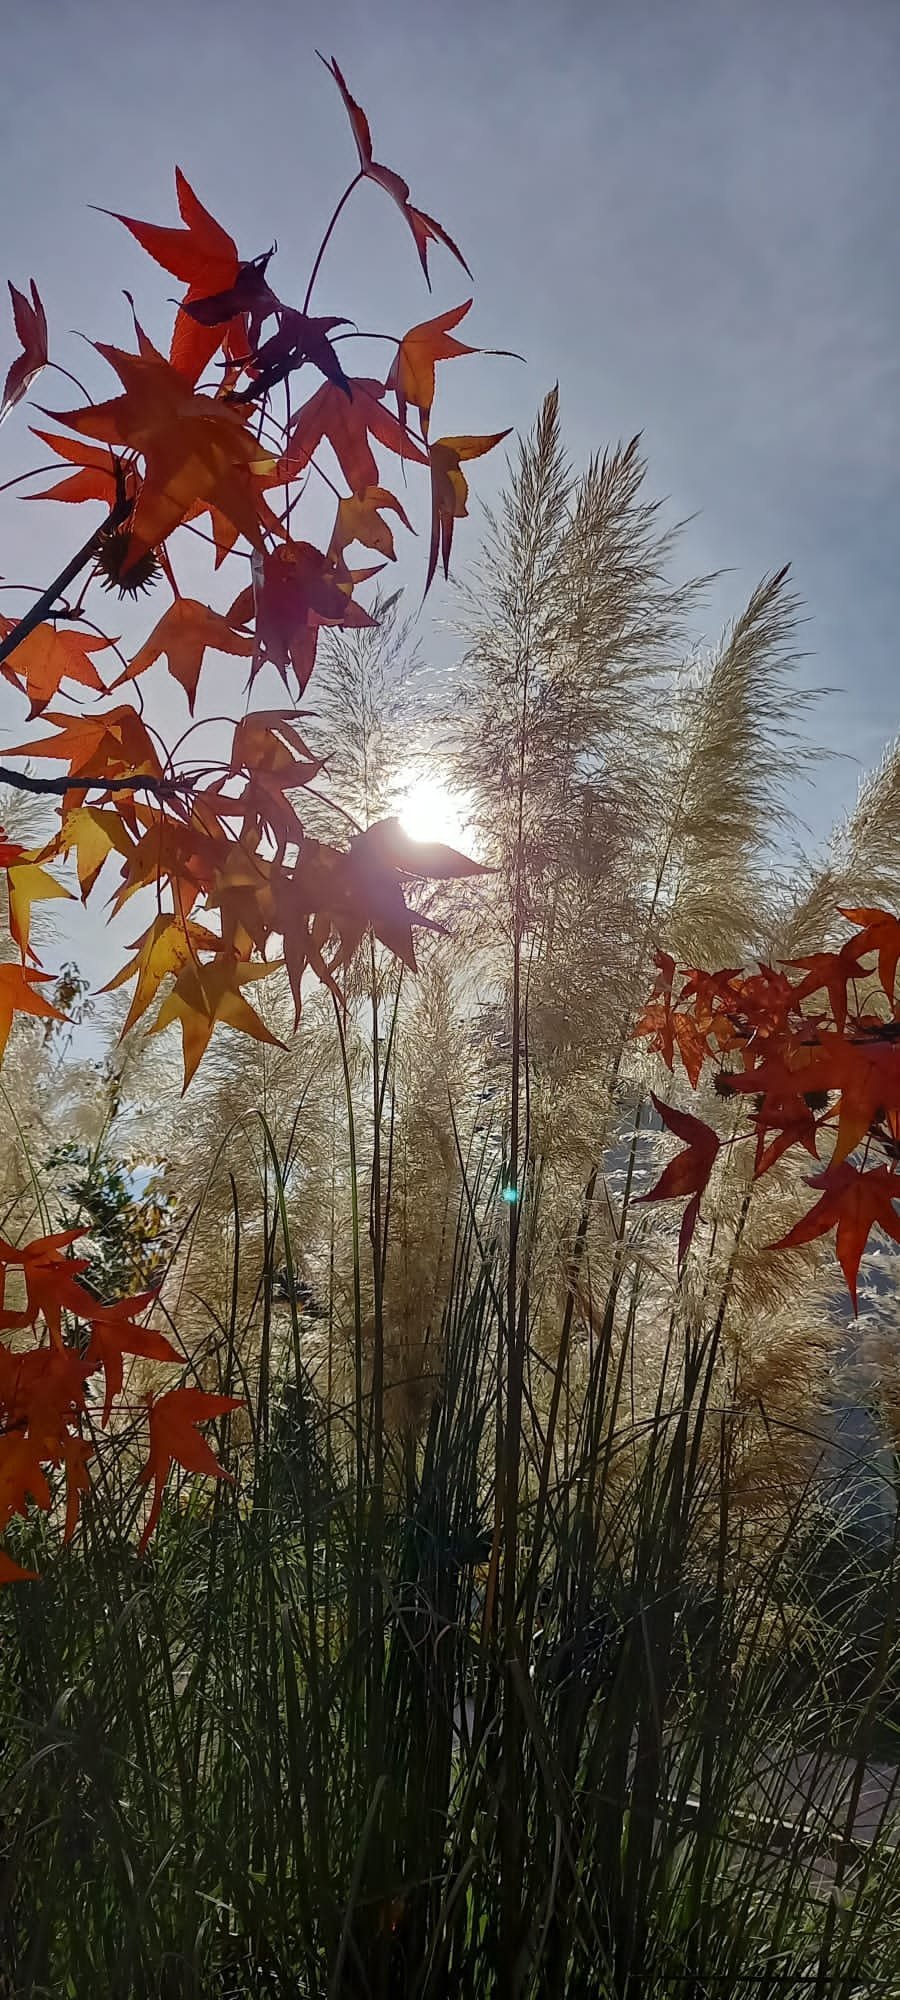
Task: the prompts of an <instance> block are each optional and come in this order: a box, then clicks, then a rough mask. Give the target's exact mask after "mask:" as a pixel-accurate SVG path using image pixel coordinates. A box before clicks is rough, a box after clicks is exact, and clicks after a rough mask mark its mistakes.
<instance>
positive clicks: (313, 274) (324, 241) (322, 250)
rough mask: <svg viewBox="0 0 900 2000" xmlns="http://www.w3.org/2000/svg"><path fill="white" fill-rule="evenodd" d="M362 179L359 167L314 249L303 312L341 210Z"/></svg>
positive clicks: (307, 304) (306, 307)
mask: <svg viewBox="0 0 900 2000" xmlns="http://www.w3.org/2000/svg"><path fill="white" fill-rule="evenodd" d="M364 179H365V175H364V174H363V171H362V168H360V171H359V173H358V174H354V176H353V179H352V181H350V183H349V185H348V186H347V187H345V189H344V192H343V194H342V195H341V198H340V201H339V202H338V205H337V207H336V209H335V211H334V214H333V216H332V218H331V221H330V222H329V224H328V228H327V229H326V231H325V234H324V236H323V238H322V241H321V243H320V244H319V248H318V250H317V251H316V261H315V263H314V265H313V267H312V270H311V272H310V274H309V284H308V285H307V287H306V297H305V299H304V301H303V311H304V312H305V313H306V312H308V311H309V302H310V299H311V298H312V290H313V286H314V284H315V282H316V279H317V277H318V275H319V267H320V265H321V262H322V258H323V257H324V255H325V252H326V250H327V248H328V245H329V243H330V241H331V238H332V236H333V234H334V229H335V224H336V223H337V221H338V218H339V216H340V214H341V212H342V210H343V209H344V208H345V207H346V205H347V202H348V201H349V200H350V196H351V195H352V193H353V190H354V188H357V187H358V186H359V183H360V181H361V180H364Z"/></svg>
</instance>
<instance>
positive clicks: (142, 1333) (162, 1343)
mask: <svg viewBox="0 0 900 2000" xmlns="http://www.w3.org/2000/svg"><path fill="white" fill-rule="evenodd" d="M155 1298H156V1293H155V1292H141V1293H139V1294H138V1295H137V1297H136V1298H133V1299H119V1301H118V1302H117V1304H116V1305H113V1306H98V1305H95V1306H94V1308H93V1310H92V1312H91V1315H90V1326H91V1338H90V1342H89V1345H88V1348H87V1353H86V1355H85V1360H86V1362H87V1363H88V1365H89V1367H91V1368H92V1369H93V1368H102V1370H103V1375H104V1380H105V1384H106V1395H105V1399H104V1404H103V1416H102V1419H101V1422H102V1423H104V1424H108V1423H109V1416H110V1411H111V1409H112V1406H113V1402H114V1400H115V1398H116V1396H118V1395H119V1393H120V1391H121V1388H122V1379H123V1373H122V1357H123V1355H125V1354H131V1355H139V1356H140V1358H141V1359H142V1360H143V1361H182V1360H183V1356H182V1355H180V1354H179V1353H178V1352H177V1349H176V1348H174V1347H173V1346H172V1343H171V1341H170V1340H167V1339H166V1336H165V1334H164V1333H159V1332H157V1330H156V1328H155V1327H152V1326H138V1325H137V1324H136V1316H137V1315H138V1314H139V1313H142V1312H146V1310H147V1307H148V1306H149V1305H152V1304H153V1302H154V1300H155Z"/></svg>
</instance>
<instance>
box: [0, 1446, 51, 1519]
mask: <svg viewBox="0 0 900 2000" xmlns="http://www.w3.org/2000/svg"><path fill="white" fill-rule="evenodd" d="M41 1457H42V1450H41V1445H40V1443H39V1442H38V1441H37V1440H36V1439H34V1438H32V1437H29V1436H28V1434H27V1433H26V1432H23V1431H7V1433H6V1435H5V1437H0V1531H2V1529H3V1528H5V1527H6V1524H7V1522H8V1521H9V1519H10V1518H11V1516H12V1515H13V1514H24V1513H26V1512H27V1509H28V1501H29V1498H30V1499H32V1500H33V1501H34V1502H35V1505H36V1506H38V1507H43V1508H44V1509H47V1508H49V1507H50V1505H51V1503H52V1498H53V1496H52V1494H51V1492H50V1487H49V1485H48V1483H47V1474H46V1472H45V1471H44V1468H43V1466H42V1464H41Z"/></svg>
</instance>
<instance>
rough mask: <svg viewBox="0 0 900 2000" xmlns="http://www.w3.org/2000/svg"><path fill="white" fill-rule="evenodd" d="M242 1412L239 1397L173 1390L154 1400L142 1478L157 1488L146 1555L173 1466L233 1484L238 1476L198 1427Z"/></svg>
mask: <svg viewBox="0 0 900 2000" xmlns="http://www.w3.org/2000/svg"><path fill="white" fill-rule="evenodd" d="M240 1408H241V1399H240V1397H239V1396H209V1395H207V1394H206V1393H205V1391H204V1390H203V1389H169V1390H167V1392H166V1394H165V1395H163V1396H154V1397H153V1398H152V1400H151V1402H150V1451H149V1456H148V1458H147V1463H146V1465H144V1466H143V1467H142V1469H141V1471H140V1473H139V1475H138V1477H139V1478H140V1480H141V1482H142V1484H144V1485H149V1484H150V1483H151V1481H152V1484H153V1498H152V1501H151V1505H150V1512H149V1514H148V1516H147V1520H146V1522H145V1524H144V1531H143V1534H142V1535H141V1539H140V1545H139V1546H140V1551H141V1553H142V1554H143V1551H144V1550H145V1548H146V1547H147V1543H148V1542H149V1540H150V1537H151V1535H152V1533H153V1530H154V1528H155V1527H156V1523H157V1521H158V1520H159V1516H160V1511H161V1509H162V1498H163V1491H164V1489H165V1484H166V1480H167V1479H168V1476H169V1472H170V1469H171V1467H172V1466H173V1465H180V1466H181V1467H182V1469H183V1470H184V1471H185V1472H199V1473H202V1474H204V1475H205V1476H206V1477H207V1478H208V1479H228V1480H232V1481H233V1478H234V1474H233V1473H231V1472H226V1470H225V1467H224V1466H222V1465H220V1464H219V1461H218V1459H217V1458H216V1456H215V1453H214V1452H213V1449H212V1446H211V1445H209V1444H208V1443H207V1441H206V1438H204V1437H202V1436H201V1434H200V1432H199V1431H198V1429H197V1425H198V1424H206V1423H209V1422H210V1419H211V1418H212V1417H224V1416H227V1414H228V1412H229V1410H239V1409H240Z"/></svg>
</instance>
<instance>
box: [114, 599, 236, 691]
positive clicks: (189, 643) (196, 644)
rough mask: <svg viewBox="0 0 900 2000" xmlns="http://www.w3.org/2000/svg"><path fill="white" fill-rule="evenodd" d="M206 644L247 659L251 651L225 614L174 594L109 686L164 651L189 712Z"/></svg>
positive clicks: (144, 669)
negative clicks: (127, 662) (183, 694)
mask: <svg viewBox="0 0 900 2000" xmlns="http://www.w3.org/2000/svg"><path fill="white" fill-rule="evenodd" d="M207 647H209V648H211V649H212V650H213V651H214V652H217V653H233V654H236V655H237V656H238V657H239V658H243V659H248V658H249V656H250V654H251V653H252V652H253V640H252V639H250V638H248V637H247V636H246V634H244V633H241V632H235V631H234V629H233V627H232V626H231V625H229V623H228V620H227V618H223V617H222V616H221V614H220V612H218V611H212V610H210V607H209V605H207V604H201V603H200V602H199V600H198V599H197V598H195V597H176V599H175V602H174V604H170V605H169V609H168V611H165V612H163V615H162V617H161V619H160V621H159V624H158V625H155V626H154V628H153V631H152V632H151V634H150V637H149V639H145V641H144V644H143V645H142V646H141V647H140V648H139V650H138V652H136V653H135V655H134V658H133V660H132V661H131V663H130V665H129V667H128V669H127V672H125V673H124V674H120V676H119V679H118V680H117V681H114V682H113V686H114V687H121V686H122V684H123V682H124V681H133V680H137V678H138V676H139V675H140V674H144V673H146V672H147V669H148V667H152V666H153V664H154V661H155V660H158V659H159V657H160V655H161V654H163V653H164V654H165V657H166V662H167V665H168V669H169V672H170V674H171V676H172V679H173V680H175V681H178V683H179V685H180V686H181V687H183V688H184V691H185V694H186V695H187V698H188V707H189V709H190V712H191V714H192V715H193V713H194V703H195V701H196V698H197V683H198V681H199V679H200V669H201V667H202V665H203V657H204V654H205V652H206V650H207Z"/></svg>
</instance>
